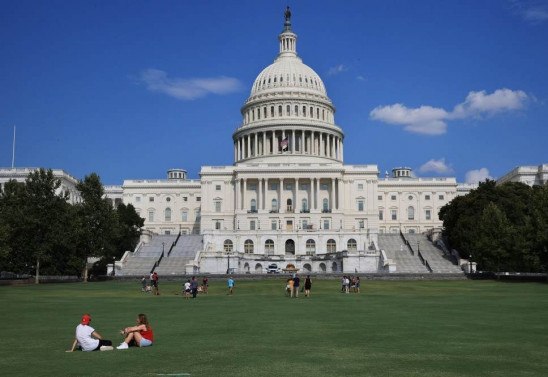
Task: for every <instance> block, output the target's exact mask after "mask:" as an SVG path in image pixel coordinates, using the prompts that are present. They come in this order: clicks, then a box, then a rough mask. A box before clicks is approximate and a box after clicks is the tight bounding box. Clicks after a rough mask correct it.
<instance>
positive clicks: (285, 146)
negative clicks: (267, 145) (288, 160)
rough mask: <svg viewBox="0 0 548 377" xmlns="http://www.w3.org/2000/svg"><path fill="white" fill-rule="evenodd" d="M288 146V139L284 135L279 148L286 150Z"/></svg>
mask: <svg viewBox="0 0 548 377" xmlns="http://www.w3.org/2000/svg"><path fill="white" fill-rule="evenodd" d="M288 147H289V140H288V139H287V137H286V138H285V139H282V141H280V148H281V150H282V151H286V150H287V148H288Z"/></svg>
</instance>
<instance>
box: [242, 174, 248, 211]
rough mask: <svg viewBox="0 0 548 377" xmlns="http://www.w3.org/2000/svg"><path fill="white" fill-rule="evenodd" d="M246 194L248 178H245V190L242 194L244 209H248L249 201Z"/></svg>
mask: <svg viewBox="0 0 548 377" xmlns="http://www.w3.org/2000/svg"><path fill="white" fill-rule="evenodd" d="M246 192H247V178H244V190H243V193H242V204H243V205H242V209H246V208H247V199H246Z"/></svg>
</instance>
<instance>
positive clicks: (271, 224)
mask: <svg viewBox="0 0 548 377" xmlns="http://www.w3.org/2000/svg"><path fill="white" fill-rule="evenodd" d="M270 229H272V230H276V229H278V222H277V221H276V220H272V221H271V222H270Z"/></svg>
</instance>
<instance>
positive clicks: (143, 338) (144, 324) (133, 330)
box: [116, 314, 154, 350]
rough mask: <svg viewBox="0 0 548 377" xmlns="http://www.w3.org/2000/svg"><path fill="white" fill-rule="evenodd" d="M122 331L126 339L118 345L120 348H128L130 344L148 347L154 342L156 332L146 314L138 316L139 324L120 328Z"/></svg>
mask: <svg viewBox="0 0 548 377" xmlns="http://www.w3.org/2000/svg"><path fill="white" fill-rule="evenodd" d="M120 333H121V334H122V335H123V336H125V339H124V341H123V342H122V343H120V345H119V346H118V347H116V349H119V350H125V349H128V348H129V346H130V344H131V345H136V346H137V347H148V346H151V345H152V342H154V333H153V332H152V327H150V324H149V323H148V319H147V316H146V315H145V314H139V315H138V316H137V326H132V327H126V328H125V329H123V330H120Z"/></svg>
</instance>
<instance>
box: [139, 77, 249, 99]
mask: <svg viewBox="0 0 548 377" xmlns="http://www.w3.org/2000/svg"><path fill="white" fill-rule="evenodd" d="M139 79H140V81H141V82H143V83H145V85H146V86H147V89H148V90H150V91H152V92H159V93H163V94H167V95H168V96H171V97H175V98H177V99H181V100H185V101H189V100H194V99H197V98H201V97H205V96H206V95H208V94H210V93H211V94H228V93H233V92H236V91H238V90H241V89H242V84H241V83H240V81H239V80H238V79H235V78H232V77H225V76H221V77H211V78H191V79H180V78H170V77H168V76H167V74H166V73H165V72H164V71H161V70H159V69H147V70H145V71H143V72H141V76H140V77H139Z"/></svg>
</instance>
